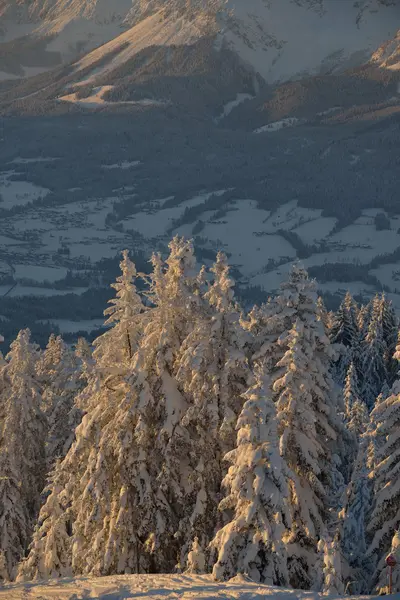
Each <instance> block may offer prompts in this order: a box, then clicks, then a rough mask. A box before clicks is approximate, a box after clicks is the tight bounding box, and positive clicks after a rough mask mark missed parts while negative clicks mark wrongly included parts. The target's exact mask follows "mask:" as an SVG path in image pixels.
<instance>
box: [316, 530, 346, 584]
mask: <svg viewBox="0 0 400 600" xmlns="http://www.w3.org/2000/svg"><path fill="white" fill-rule="evenodd" d="M318 548H319V550H320V552H321V553H322V554H323V563H324V567H323V573H324V583H323V587H322V592H323V593H324V594H335V595H336V596H343V595H344V585H343V579H342V564H341V557H340V547H339V542H338V540H336V539H333V540H330V539H329V538H327V539H321V540H320V541H319V543H318Z"/></svg>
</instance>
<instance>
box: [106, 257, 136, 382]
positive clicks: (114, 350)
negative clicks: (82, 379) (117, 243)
mask: <svg viewBox="0 0 400 600" xmlns="http://www.w3.org/2000/svg"><path fill="white" fill-rule="evenodd" d="M119 266H120V269H121V275H120V276H119V277H117V280H116V282H115V283H113V284H111V287H112V288H114V290H115V291H116V295H115V297H114V298H112V299H111V300H109V304H111V306H109V307H108V308H107V309H106V310H105V311H104V315H105V316H106V317H108V318H107V320H106V321H105V326H108V327H109V329H108V330H107V331H106V332H105V333H103V334H102V335H101V336H100V337H98V338H97V339H96V340H95V342H94V347H95V350H94V358H95V360H96V364H97V368H98V369H99V370H100V371H101V375H102V378H103V379H104V380H105V381H106V385H108V386H110V385H113V382H114V381H115V380H117V381H120V380H121V378H123V377H124V376H126V374H127V373H128V372H129V369H130V366H131V361H132V358H133V356H134V354H135V352H136V350H137V347H138V344H139V341H140V337H141V335H142V330H141V328H140V327H138V322H141V323H143V325H144V319H138V316H139V315H142V314H143V313H144V312H145V306H144V304H143V302H142V299H141V297H140V296H139V294H138V292H137V289H136V285H135V283H136V279H137V277H138V274H137V271H136V267H135V265H134V263H133V262H132V261H131V260H130V258H129V253H128V250H124V251H123V252H122V261H121V262H120V265H119Z"/></svg>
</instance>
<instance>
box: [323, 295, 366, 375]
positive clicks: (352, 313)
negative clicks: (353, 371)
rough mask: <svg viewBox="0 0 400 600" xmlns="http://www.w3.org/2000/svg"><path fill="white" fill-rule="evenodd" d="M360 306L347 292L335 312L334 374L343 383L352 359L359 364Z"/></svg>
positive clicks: (333, 334)
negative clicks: (335, 349) (358, 321)
mask: <svg viewBox="0 0 400 600" xmlns="http://www.w3.org/2000/svg"><path fill="white" fill-rule="evenodd" d="M357 319H358V306H357V304H356V302H355V301H354V299H353V297H352V296H351V294H350V293H349V292H347V294H346V296H345V297H344V299H343V301H342V303H341V304H340V306H339V309H338V311H337V312H336V313H335V314H334V317H333V321H332V325H331V328H330V330H329V338H330V341H331V343H332V344H334V345H335V346H337V349H338V356H337V358H336V361H335V368H334V374H335V379H336V381H337V382H338V383H339V384H340V385H342V384H343V383H344V379H345V377H346V375H347V373H348V369H349V367H350V364H351V362H352V361H355V362H356V364H357V365H358V359H359V329H358V324H357Z"/></svg>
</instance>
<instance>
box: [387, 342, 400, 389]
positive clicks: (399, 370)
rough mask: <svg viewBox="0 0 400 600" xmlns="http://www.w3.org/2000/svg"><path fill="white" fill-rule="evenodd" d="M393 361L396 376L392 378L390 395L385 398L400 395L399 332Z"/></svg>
mask: <svg viewBox="0 0 400 600" xmlns="http://www.w3.org/2000/svg"><path fill="white" fill-rule="evenodd" d="M393 360H394V361H395V364H396V376H395V377H394V380H393V384H392V387H391V390H390V393H389V394H388V395H387V398H388V397H389V396H390V395H396V394H400V331H399V333H398V334H397V343H396V349H395V352H394V354H393ZM384 400H386V398H384Z"/></svg>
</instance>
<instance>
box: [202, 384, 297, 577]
mask: <svg viewBox="0 0 400 600" xmlns="http://www.w3.org/2000/svg"><path fill="white" fill-rule="evenodd" d="M245 397H246V399H247V400H246V403H245V405H244V407H243V410H242V412H241V414H240V416H239V419H238V422H237V429H238V435H237V447H236V448H235V449H234V450H232V451H231V452H229V453H228V454H227V455H226V460H228V461H229V462H230V463H231V467H230V469H229V471H228V474H227V475H226V477H225V478H224V481H223V486H224V487H225V488H226V489H227V491H228V494H227V496H226V497H225V498H224V500H222V502H221V504H220V510H222V511H226V513H227V516H228V518H229V516H230V515H231V516H230V518H229V521H228V522H227V524H226V525H225V526H224V527H222V529H220V530H219V531H218V533H217V534H216V536H215V538H214V540H213V542H212V546H213V547H214V548H216V550H217V551H218V558H217V562H216V564H215V566H214V569H213V574H214V577H215V578H216V579H230V578H231V577H233V576H235V575H237V574H238V573H246V574H248V575H249V576H250V577H251V579H253V580H254V581H259V582H262V583H268V584H270V585H273V584H275V585H287V584H288V571H287V555H286V548H285V545H284V542H283V538H284V536H285V532H286V533H287V528H288V527H290V525H291V522H290V515H289V510H288V505H287V501H288V493H289V490H288V469H287V466H286V465H285V462H284V460H283V459H282V457H281V456H280V454H279V445H278V435H277V429H276V427H277V420H276V407H275V405H274V403H273V402H272V400H271V398H270V397H269V395H268V385H265V383H264V382H263V380H262V377H261V375H259V377H258V379H257V382H256V383H255V385H254V386H253V387H251V388H250V389H249V390H248V391H247V392H246V394H245Z"/></svg>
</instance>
